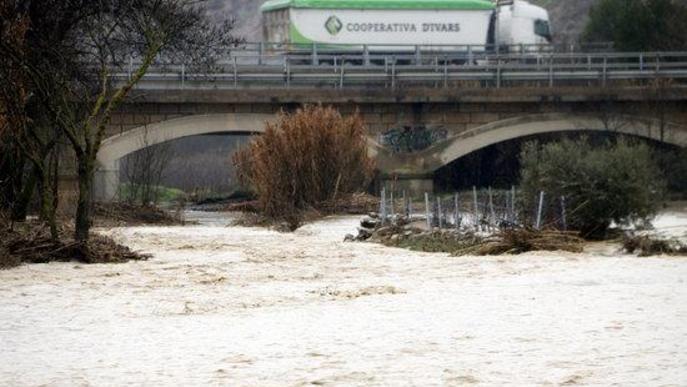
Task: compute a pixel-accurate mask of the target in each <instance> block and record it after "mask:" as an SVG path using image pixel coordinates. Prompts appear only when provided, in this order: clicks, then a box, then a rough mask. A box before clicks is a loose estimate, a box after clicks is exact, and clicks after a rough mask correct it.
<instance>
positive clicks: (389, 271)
mask: <svg viewBox="0 0 687 387" xmlns="http://www.w3.org/2000/svg"><path fill="white" fill-rule="evenodd" d="M187 219H188V220H195V221H197V222H199V224H198V225H194V226H186V227H131V228H115V229H109V230H100V232H102V233H104V234H105V235H107V236H111V237H113V238H114V239H115V240H117V241H118V242H121V243H124V244H126V245H128V246H130V247H131V248H133V249H135V250H138V251H141V252H147V253H152V254H153V257H152V259H151V260H149V261H147V262H128V263H124V264H121V265H81V264H75V263H51V264H46V265H27V266H22V267H19V268H16V269H13V270H11V271H3V272H0V326H3V327H4V328H3V329H2V330H0V343H2V346H3V351H1V352H0V380H2V381H4V382H6V383H7V384H9V385H16V386H22V385H40V384H49V385H74V384H94V385H106V384H111V383H112V382H113V381H116V382H117V384H127V383H130V384H154V385H180V384H182V385H206V384H224V385H235V386H252V385H262V386H277V385H279V386H283V385H294V386H295V385H308V384H313V383H314V384H324V385H330V384H335V385H336V384H339V385H341V384H344V385H379V386H382V385H412V384H415V385H465V384H478V385H479V384H482V385H495V384H497V385H500V384H512V385H523V384H566V383H567V384H573V383H578V384H613V383H617V384H621V385H647V384H650V385H663V384H675V385H680V384H682V383H684V381H685V380H687V379H686V378H687V374H686V372H687V371H686V369H687V368H686V367H685V366H686V365H687V344H685V343H687V304H685V302H684V300H685V299H687V260H685V259H679V258H664V257H657V258H637V257H634V256H630V255H623V254H619V253H618V252H617V251H613V250H612V249H610V248H609V246H608V245H604V246H601V245H596V247H597V250H596V251H593V252H586V253H584V254H573V253H528V254H524V255H521V256H517V257H480V258H475V257H462V258H455V257H449V256H448V255H445V254H428V253H417V252H410V251H406V250H400V249H393V248H387V247H384V246H381V245H376V244H369V243H344V242H343V236H344V235H346V234H347V233H352V232H354V231H355V227H356V225H357V223H358V222H359V219H360V218H359V217H335V218H327V219H325V220H322V221H319V222H316V223H313V224H310V225H307V226H305V227H303V228H301V229H299V230H297V231H296V232H294V233H278V232H274V231H270V230H265V229H260V228H245V227H233V226H227V224H228V223H227V220H228V219H227V218H226V217H224V216H221V215H219V214H202V215H199V214H195V213H189V214H187ZM675 220H676V219H675V218H669V219H666V222H667V223H671V222H672V223H671V224H673V226H677V225H675V224H674V223H675ZM659 221H660V218H659ZM659 224H660V223H659ZM683 225H684V226H685V227H684V232H685V233H686V234H684V235H685V236H687V224H683ZM673 226H671V231H670V232H671V233H676V232H682V229H681V227H682V226H678V227H673ZM593 247H594V246H593Z"/></svg>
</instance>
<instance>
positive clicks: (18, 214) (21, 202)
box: [12, 166, 38, 222]
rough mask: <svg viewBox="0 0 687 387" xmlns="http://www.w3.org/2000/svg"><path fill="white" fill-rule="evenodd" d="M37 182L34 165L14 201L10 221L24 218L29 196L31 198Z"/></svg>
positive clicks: (26, 213)
mask: <svg viewBox="0 0 687 387" xmlns="http://www.w3.org/2000/svg"><path fill="white" fill-rule="evenodd" d="M37 183H38V176H37V171H36V167H35V166H34V168H33V169H31V173H30V174H29V178H28V180H26V183H25V184H24V187H23V188H22V191H21V193H20V194H19V197H18V198H17V200H16V201H15V202H14V206H12V221H14V222H23V221H25V220H26V216H27V215H28V212H29V204H30V203H31V198H33V193H34V191H35V189H36V184H37Z"/></svg>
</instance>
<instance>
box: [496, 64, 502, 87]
mask: <svg viewBox="0 0 687 387" xmlns="http://www.w3.org/2000/svg"><path fill="white" fill-rule="evenodd" d="M496 88H497V89H500V88H501V59H497V61H496Z"/></svg>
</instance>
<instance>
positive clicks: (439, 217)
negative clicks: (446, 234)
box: [437, 195, 444, 229]
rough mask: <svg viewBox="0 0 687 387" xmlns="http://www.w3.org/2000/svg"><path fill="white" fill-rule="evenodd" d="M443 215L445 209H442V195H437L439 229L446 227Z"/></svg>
mask: <svg viewBox="0 0 687 387" xmlns="http://www.w3.org/2000/svg"><path fill="white" fill-rule="evenodd" d="M442 215H443V211H442V210H441V197H439V195H437V218H438V219H439V229H442V228H443V227H444V222H443V219H442Z"/></svg>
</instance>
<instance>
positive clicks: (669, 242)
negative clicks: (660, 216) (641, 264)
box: [623, 234, 687, 257]
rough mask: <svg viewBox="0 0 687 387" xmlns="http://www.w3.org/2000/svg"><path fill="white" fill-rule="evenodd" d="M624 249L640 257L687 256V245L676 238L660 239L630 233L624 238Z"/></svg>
mask: <svg viewBox="0 0 687 387" xmlns="http://www.w3.org/2000/svg"><path fill="white" fill-rule="evenodd" d="M623 249H624V250H625V251H626V252H628V253H630V254H635V253H637V255H638V256H640V257H651V256H654V255H673V256H687V245H686V244H684V243H682V242H680V241H679V240H676V239H660V238H655V237H651V236H649V235H633V234H629V235H626V236H625V237H624V238H623Z"/></svg>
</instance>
